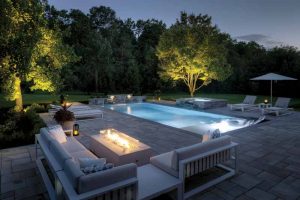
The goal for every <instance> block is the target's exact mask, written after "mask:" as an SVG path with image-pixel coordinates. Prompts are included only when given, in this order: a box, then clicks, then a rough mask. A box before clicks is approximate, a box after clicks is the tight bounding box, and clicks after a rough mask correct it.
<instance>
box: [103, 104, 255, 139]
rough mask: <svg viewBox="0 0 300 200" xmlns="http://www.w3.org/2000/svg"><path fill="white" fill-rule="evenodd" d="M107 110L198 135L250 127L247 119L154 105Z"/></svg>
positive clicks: (123, 105) (111, 105)
mask: <svg viewBox="0 0 300 200" xmlns="http://www.w3.org/2000/svg"><path fill="white" fill-rule="evenodd" d="M105 107H106V108H109V109H111V110H114V111H117V112H121V113H126V114H128V115H133V116H136V117H140V118H143V119H147V120H151V121H154V122H158V123H161V124H165V125H168V126H172V127H175V128H181V129H185V130H188V131H191V132H195V133H198V134H204V133H205V132H207V131H214V130H216V129H219V130H220V132H221V133H224V132H227V131H231V130H235V129H239V128H243V127H246V126H248V121H249V120H247V119H242V118H235V117H230V116H225V115H218V114H211V113H207V112H200V111H194V110H188V109H183V108H176V107H171V106H164V105H158V104H152V103H133V104H108V105H105Z"/></svg>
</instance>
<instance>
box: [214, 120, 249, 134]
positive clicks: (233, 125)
mask: <svg viewBox="0 0 300 200" xmlns="http://www.w3.org/2000/svg"><path fill="white" fill-rule="evenodd" d="M249 125H250V124H249V123H248V122H246V123H245V120H240V121H238V120H234V121H231V120H222V121H221V122H216V123H213V124H211V125H210V126H211V128H212V131H214V130H216V129H219V130H220V132H221V133H225V132H228V131H232V130H235V129H237V127H238V128H244V127H247V126H249Z"/></svg>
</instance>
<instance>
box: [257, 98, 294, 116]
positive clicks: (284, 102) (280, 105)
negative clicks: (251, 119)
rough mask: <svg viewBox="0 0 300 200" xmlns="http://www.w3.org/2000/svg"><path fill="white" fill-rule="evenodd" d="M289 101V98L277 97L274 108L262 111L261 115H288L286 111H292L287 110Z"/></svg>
mask: <svg viewBox="0 0 300 200" xmlns="http://www.w3.org/2000/svg"><path fill="white" fill-rule="evenodd" d="M290 101H291V99H290V98H285V97H278V98H277V101H276V103H275V105H274V106H272V107H269V108H264V109H262V114H263V115H264V114H266V113H275V115H276V116H279V115H286V114H290V112H288V111H290V110H293V109H292V108H289V103H290Z"/></svg>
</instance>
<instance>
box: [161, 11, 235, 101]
mask: <svg viewBox="0 0 300 200" xmlns="http://www.w3.org/2000/svg"><path fill="white" fill-rule="evenodd" d="M229 41H230V38H229V36H228V35H226V34H222V33H220V31H219V29H218V28H217V27H216V26H213V25H212V22H211V17H208V16H207V15H198V16H195V15H189V16H188V15H187V14H186V13H184V12H183V13H181V18H180V20H178V21H177V22H176V23H175V24H174V25H172V26H171V27H170V28H169V29H167V30H166V31H165V32H164V33H163V34H162V36H161V38H160V41H159V43H158V46H157V56H158V58H159V60H160V68H161V70H162V72H161V76H162V77H166V78H171V79H173V80H175V81H177V80H182V81H183V82H184V83H185V85H186V86H188V89H189V92H190V95H191V96H193V95H194V93H195V91H197V90H198V89H200V88H201V87H202V86H205V85H208V84H209V83H210V82H211V81H212V80H220V81H221V80H225V79H226V78H227V77H228V76H229V75H230V71H231V70H230V65H228V63H227V60H226V55H227V49H226V44H227V43H228V42H229Z"/></svg>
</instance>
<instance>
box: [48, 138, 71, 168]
mask: <svg viewBox="0 0 300 200" xmlns="http://www.w3.org/2000/svg"><path fill="white" fill-rule="evenodd" d="M50 152H51V153H52V155H53V157H54V158H56V161H57V162H58V164H59V165H60V166H61V167H63V166H64V163H65V161H66V160H68V159H71V158H72V156H71V155H70V154H69V153H68V152H67V151H66V150H65V149H64V148H63V147H62V146H61V144H60V143H59V142H57V141H56V140H54V141H52V142H51V144H50Z"/></svg>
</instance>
